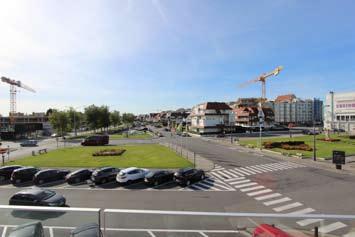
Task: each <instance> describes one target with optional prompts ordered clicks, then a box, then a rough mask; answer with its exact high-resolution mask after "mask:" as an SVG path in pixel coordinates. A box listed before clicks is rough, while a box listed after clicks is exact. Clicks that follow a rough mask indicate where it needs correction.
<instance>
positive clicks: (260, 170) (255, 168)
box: [249, 166, 268, 173]
mask: <svg viewBox="0 0 355 237" xmlns="http://www.w3.org/2000/svg"><path fill="white" fill-rule="evenodd" d="M249 169H253V170H258V171H259V173H265V172H268V171H265V170H263V169H262V168H258V167H255V166H251V167H249Z"/></svg>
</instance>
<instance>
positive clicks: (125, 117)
mask: <svg viewBox="0 0 355 237" xmlns="http://www.w3.org/2000/svg"><path fill="white" fill-rule="evenodd" d="M134 119H135V116H134V114H131V113H123V114H122V122H123V123H126V124H132V123H133V122H134Z"/></svg>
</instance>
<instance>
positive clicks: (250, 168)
mask: <svg viewBox="0 0 355 237" xmlns="http://www.w3.org/2000/svg"><path fill="white" fill-rule="evenodd" d="M246 169H248V170H252V171H253V172H256V173H263V171H261V170H257V169H254V168H252V167H251V166H250V167H246Z"/></svg>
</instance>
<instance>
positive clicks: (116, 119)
mask: <svg viewBox="0 0 355 237" xmlns="http://www.w3.org/2000/svg"><path fill="white" fill-rule="evenodd" d="M110 121H111V124H112V125H113V126H114V127H117V126H118V125H120V124H121V115H120V111H116V110H115V111H112V112H111V113H110Z"/></svg>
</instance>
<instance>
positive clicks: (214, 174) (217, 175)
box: [211, 172, 225, 179]
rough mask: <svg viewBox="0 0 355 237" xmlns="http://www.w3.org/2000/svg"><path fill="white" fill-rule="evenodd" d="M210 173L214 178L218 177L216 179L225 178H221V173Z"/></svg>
mask: <svg viewBox="0 0 355 237" xmlns="http://www.w3.org/2000/svg"><path fill="white" fill-rule="evenodd" d="M211 174H212V175H213V176H215V177H216V178H218V179H225V178H223V177H222V176H221V175H219V174H217V173H214V172H212V173H211Z"/></svg>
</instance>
